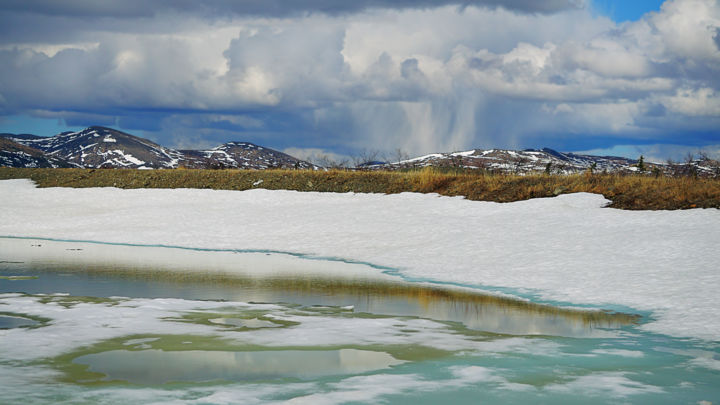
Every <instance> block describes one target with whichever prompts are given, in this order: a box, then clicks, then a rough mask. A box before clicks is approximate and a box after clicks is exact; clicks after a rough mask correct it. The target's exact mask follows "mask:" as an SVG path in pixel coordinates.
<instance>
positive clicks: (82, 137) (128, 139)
mask: <svg viewBox="0 0 720 405" xmlns="http://www.w3.org/2000/svg"><path fill="white" fill-rule="evenodd" d="M397 160H398V161H396V162H377V161H373V162H367V163H363V164H360V165H358V167H357V169H363V170H403V169H413V168H422V167H426V166H434V167H446V168H448V167H449V168H462V169H482V170H486V171H490V172H497V173H516V174H525V173H537V172H545V173H556V174H571V173H579V172H584V171H587V170H591V171H594V172H607V173H637V172H647V173H655V174H665V175H698V176H703V177H717V176H720V164H718V161H716V160H712V159H709V158H707V157H701V158H699V159H694V158H689V159H687V161H685V162H682V163H671V162H668V163H666V164H659V163H647V162H640V161H639V160H634V159H628V158H623V157H615V156H593V155H583V154H575V153H563V152H558V151H555V150H552V149H548V148H544V149H539V150H538V149H526V150H508V149H473V150H468V151H464V152H453V153H433V154H430V155H425V156H420V157H416V158H412V159H397ZM0 166H10V167H81V168H133V169H174V168H193V169H226V168H234V169H256V170H262V169H270V168H278V169H313V170H318V169H322V167H320V166H317V165H314V164H312V163H310V162H306V161H304V160H300V159H297V158H295V157H292V156H290V155H287V154H285V153H282V152H279V151H276V150H273V149H270V148H266V147H263V146H259V145H255V144H252V143H249V142H228V143H224V144H222V145H220V146H217V147H215V148H212V149H206V150H177V149H171V148H166V147H164V146H160V145H158V144H156V143H154V142H151V141H149V140H147V139H144V138H140V137H137V136H134V135H130V134H128V133H125V132H122V131H118V130H115V129H111V128H106V127H100V126H93V127H89V128H86V129H84V130H82V131H79V132H63V133H60V134H58V135H55V136H52V137H41V136H37V135H31V134H0Z"/></svg>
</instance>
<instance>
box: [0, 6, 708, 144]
mask: <svg viewBox="0 0 720 405" xmlns="http://www.w3.org/2000/svg"><path fill="white" fill-rule="evenodd" d="M85 5H87V4H86V3H85V2H81V1H70V2H49V3H48V2H44V1H23V2H14V1H9V2H3V4H2V5H1V6H0V9H2V8H4V10H5V11H7V12H6V13H5V12H4V13H2V15H5V16H7V15H9V14H13V15H21V16H22V18H23V19H24V20H22V21H23V22H24V23H29V22H32V23H33V24H34V26H38V25H42V28H41V29H39V30H38V31H40V33H38V32H31V31H32V30H28V31H27V32H25V31H23V30H20V31H19V32H18V33H14V34H11V33H9V31H7V30H8V28H7V27H5V28H0V30H5V31H0V33H2V35H0V43H2V44H5V45H2V47H1V48H0V70H2V71H3V75H2V76H0V100H4V101H2V102H1V103H0V113H3V114H18V113H26V114H35V115H40V114H41V112H42V114H51V115H53V114H54V116H57V117H60V118H65V119H66V120H73V122H75V123H79V122H82V121H83V120H85V119H87V121H90V120H91V119H96V120H97V121H102V122H110V121H112V122H116V123H118V124H119V125H121V126H123V127H124V128H127V129H130V130H132V129H140V130H144V131H147V132H146V135H147V136H150V137H151V138H153V139H154V140H156V141H158V142H161V143H163V144H167V145H168V146H185V147H188V146H192V145H191V144H192V143H193V142H194V143H197V144H198V145H202V146H211V145H209V144H210V143H212V142H216V141H226V140H230V139H237V140H242V139H245V140H249V141H254V142H257V143H261V144H267V145H268V146H271V147H275V148H279V149H282V148H290V147H296V148H303V149H308V150H312V149H313V148H314V149H322V150H324V151H331V152H333V153H337V154H339V155H352V153H353V151H356V150H359V149H362V148H369V149H381V150H385V151H391V150H393V149H395V148H398V147H400V148H402V149H404V150H406V151H407V152H408V153H412V154H416V153H427V152H436V151H448V150H460V149H468V148H473V147H542V146H551V147H559V148H563V147H565V149H567V148H570V147H571V145H572V144H573V143H572V142H569V141H568V140H569V139H582V140H584V143H583V142H579V143H577V144H579V145H584V147H585V148H594V147H596V146H597V147H607V148H610V147H612V145H614V144H632V143H633V142H628V139H629V140H642V142H643V143H648V142H650V141H653V142H658V143H666V142H667V143H673V142H674V143H678V142H679V141H678V139H677V135H676V134H677V132H678V131H684V133H685V135H684V138H683V142H684V141H688V142H690V141H692V142H693V145H696V144H701V143H703V142H705V143H713V142H712V141H713V139H712V138H715V140H716V139H717V137H718V133H717V128H720V101H719V100H720V68H719V66H720V46H719V44H718V43H719V42H720V39H719V38H720V5H719V4H718V3H717V2H716V1H714V0H668V1H667V2H666V3H665V4H664V5H663V6H662V8H661V10H660V11H659V12H656V13H650V14H648V15H646V16H645V17H644V18H642V19H641V20H639V21H635V22H628V23H624V24H620V25H618V24H615V23H613V22H612V21H610V20H608V19H606V18H603V17H598V16H595V15H593V14H592V13H591V12H590V10H588V8H587V7H583V3H580V2H576V1H566V0H558V1H554V2H536V1H523V0H516V1H499V0H497V1H496V0H487V1H477V2H470V1H447V2H430V1H424V0H413V1H411V0H408V1H400V2H396V1H393V2H390V1H385V0H374V1H370V0H368V1H360V2H334V1H320V0H317V1H311V0H307V1H298V2H284V1H279V0H277V1H262V2H261V1H258V2H254V1H249V2H221V1H215V2H211V1H200V2H190V1H188V2H184V1H180V2H169V1H167V2H166V1H158V2H153V3H152V5H150V6H148V5H147V4H146V2H142V3H140V2H134V1H129V2H122V4H121V3H118V2H103V1H100V2H92V3H91V4H90V5H89V6H88V8H87V9H84V11H82V12H80V11H79V9H80V8H82V6H85ZM141 5H142V6H146V7H141ZM431 6H432V7H431ZM458 6H461V7H458ZM75 11H77V13H76V12H75ZM220 11H222V13H220ZM83 13H84V14H83ZM220 14H223V17H222V18H220V17H219V15H220ZM83 16H86V17H87V16H93V17H94V18H92V19H90V20H89V22H88V24H85V25H81V26H80V28H78V27H74V26H73V28H69V29H68V30H67V31H65V28H67V27H68V26H69V25H70V23H71V22H73V21H76V20H77V19H78V18H85V17H83ZM2 18H6V17H2ZM2 18H0V20H2ZM47 21H54V22H58V24H57V25H47V24H45V25H43V24H39V23H42V22H47ZM0 22H2V21H0ZM8 24H11V25H12V24H16V23H15V22H13V23H10V22H8ZM0 25H1V24H0ZM43 30H46V31H43ZM53 30H58V32H57V35H53V33H55V32H54V31H53ZM97 121H96V122H97ZM92 123H93V122H88V124H92ZM581 148H582V146H581Z"/></svg>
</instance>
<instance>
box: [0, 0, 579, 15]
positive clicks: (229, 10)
mask: <svg viewBox="0 0 720 405" xmlns="http://www.w3.org/2000/svg"><path fill="white" fill-rule="evenodd" d="M446 5H457V6H462V7H466V6H487V7H503V8H506V9H509V10H516V11H521V12H529V13H552V12H557V11H562V10H566V9H569V8H578V7H580V6H581V5H582V3H581V2H579V1H578V0H544V1H537V0H353V1H348V0H243V1H234V0H156V1H146V0H124V1H116V0H65V1H57V0H5V1H3V2H1V3H0V10H5V11H20V12H28V13H34V14H45V15H54V16H66V17H76V16H87V17H114V18H135V17H150V16H153V15H154V14H156V13H158V12H166V11H176V12H182V13H185V12H187V13H200V14H203V15H206V16H221V15H227V14H231V15H238V16H243V15H248V16H264V17H285V16H291V15H298V14H306V13H316V12H319V13H326V14H345V13H354V12H358V11H363V10H366V9H371V8H386V9H387V8H394V9H404V8H434V7H441V6H446Z"/></svg>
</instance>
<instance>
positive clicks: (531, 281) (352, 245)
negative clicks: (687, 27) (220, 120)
mask: <svg viewBox="0 0 720 405" xmlns="http://www.w3.org/2000/svg"><path fill="white" fill-rule="evenodd" d="M607 202H608V201H607V200H605V199H604V198H603V197H602V196H599V195H593V194H584V193H580V194H572V195H563V196H560V197H556V198H550V199H536V200H530V201H521V202H516V203H510V204H498V203H490V202H476V201H468V200H465V199H462V198H458V197H455V198H451V197H440V196H437V195H427V194H426V195H422V194H411V193H404V194H397V195H379V194H353V193H347V194H333V193H324V194H323V193H299V192H293V191H270V190H263V189H255V190H249V191H244V192H239V191H212V190H190V189H176V190H142V189H140V190H120V189H114V188H103V189H99V188H98V189H66V188H46V189H38V188H35V186H34V185H33V184H32V183H31V182H30V181H28V180H6V181H0V206H2V207H3V209H2V210H0V235H12V236H36V237H49V238H60V239H78V240H96V241H106V242H121V243H122V242H125V243H137V244H148V245H151V244H166V245H176V246H187V247H198V248H228V249H233V248H242V249H270V250H279V251H290V252H298V253H307V254H314V255H318V256H331V257H342V258H345V259H350V260H358V261H365V262H371V263H375V264H378V265H384V266H390V267H394V268H397V269H399V271H400V273H401V274H403V275H404V276H406V277H409V278H415V279H432V280H437V281H443V282H453V283H462V284H466V285H475V286H488V288H490V289H492V287H507V288H512V289H515V290H516V291H521V290H524V291H530V292H536V293H537V295H536V296H537V297H538V298H541V299H548V300H557V301H564V302H570V303H574V304H592V305H599V306H606V305H611V304H617V305H624V306H627V307H631V308H635V309H637V310H644V311H652V315H653V320H652V321H651V322H649V323H647V324H644V325H643V326H642V328H645V329H646V330H650V331H654V332H660V333H665V334H670V335H674V336H685V337H695V338H702V339H708V340H720V318H719V317H718V315H717V314H718V303H717V286H718V285H720V272H718V271H717V263H718V262H720V249H717V241H718V240H720V211H719V210H715V209H705V210H703V209H694V210H687V211H620V210H614V209H606V208H602V207H603V206H604V205H605V204H607ZM117 212H122V213H123V215H116V214H114V213H117ZM308 235H311V236H308Z"/></svg>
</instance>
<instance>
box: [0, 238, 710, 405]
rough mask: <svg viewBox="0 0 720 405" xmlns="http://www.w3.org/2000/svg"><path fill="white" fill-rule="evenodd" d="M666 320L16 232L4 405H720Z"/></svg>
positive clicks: (688, 345) (7, 283)
mask: <svg viewBox="0 0 720 405" xmlns="http://www.w3.org/2000/svg"><path fill="white" fill-rule="evenodd" d="M651 316H652V314H646V313H640V312H637V311H633V310H632V309H626V310H623V311H622V312H614V311H603V308H596V309H593V310H589V309H583V310H577V309H572V308H565V307H558V306H554V305H548V304H543V305H539V304H534V303H533V302H530V301H518V300H515V299H510V298H503V297H493V296H488V295H484V294H481V291H478V290H476V289H473V288H471V287H469V286H468V287H465V288H460V287H455V288H450V287H444V286H438V285H433V284H429V283H409V282H406V281H404V280H402V279H400V278H397V277H393V276H389V275H387V274H385V273H383V272H380V271H377V269H373V268H371V267H368V266H365V265H363V264H353V263H342V262H332V261H319V260H305V259H303V258H300V257H287V256H286V255H285V256H284V255H282V254H277V253H267V252H245V253H234V252H194V251H193V252H188V251H183V250H178V249H172V248H161V247H132V246H125V247H120V246H102V245H98V244H88V243H69V242H55V241H40V240H9V239H3V238H0V377H1V378H0V386H1V387H2V392H3V394H2V400H0V402H3V403H20V402H22V403H30V404H33V403H73V404H75V403H112V404H116V403H127V404H131V403H132V404H137V403H166V402H171V403H189V404H195V403H203V404H226V403H250V404H253V403H258V404H260V403H285V402H291V403H324V404H334V403H378V402H384V403H398V404H404V403H412V404H436V403H440V402H448V401H449V402H452V403H468V404H470V403H473V404H474V403H490V404H493V403H497V404H505V403H547V404H551V403H552V404H555V403H584V404H605V403H633V404H636V403H637V404H644V403H646V404H664V403H667V404H677V403H687V404H703V405H707V404H712V403H720V383H719V382H720V344H719V343H718V342H708V341H696V340H688V339H677V338H672V337H668V336H664V335H658V334H651V333H647V332H644V331H643V330H642V329H641V328H640V326H641V325H642V323H643V322H644V321H645V320H646V319H647V318H648V317H651Z"/></svg>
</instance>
